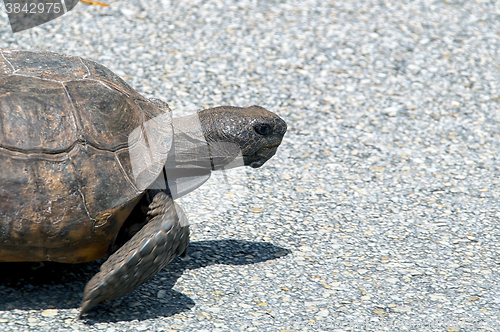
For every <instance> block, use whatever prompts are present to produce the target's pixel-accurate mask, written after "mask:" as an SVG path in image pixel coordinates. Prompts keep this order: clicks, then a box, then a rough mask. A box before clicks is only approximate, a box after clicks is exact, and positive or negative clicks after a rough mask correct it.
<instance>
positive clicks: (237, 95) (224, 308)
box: [0, 0, 500, 332]
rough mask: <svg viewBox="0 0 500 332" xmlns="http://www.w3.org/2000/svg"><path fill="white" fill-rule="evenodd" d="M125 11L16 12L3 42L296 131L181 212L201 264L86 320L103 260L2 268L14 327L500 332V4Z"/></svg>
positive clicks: (177, 105)
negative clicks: (254, 110)
mask: <svg viewBox="0 0 500 332" xmlns="http://www.w3.org/2000/svg"><path fill="white" fill-rule="evenodd" d="M108 2H109V3H110V4H111V6H110V7H98V6H86V5H83V4H79V5H78V6H77V7H76V8H75V9H74V10H72V11H71V12H70V13H69V14H67V15H65V16H63V17H62V18H60V19H57V20H56V21H52V22H50V23H47V24H45V25H43V26H41V27H37V28H34V29H31V30H27V31H25V32H21V33H18V34H16V35H13V34H12V33H11V32H10V27H9V26H8V21H7V16H6V14H5V13H3V12H2V14H1V16H0V47H3V48H20V49H33V50H50V51H57V52H63V53H70V54H74V55H79V56H83V57H86V58H89V59H92V60H95V61H98V62H100V63H102V64H104V65H106V66H108V67H109V68H110V69H112V70H114V71H115V72H116V73H118V74H119V75H121V76H122V77H123V78H124V79H125V80H127V82H128V83H130V84H131V85H132V86H133V87H135V88H136V89H137V90H138V91H139V92H141V93H143V94H145V95H146V96H155V97H159V98H162V99H163V100H165V101H167V102H168V103H169V104H170V105H171V106H172V108H173V109H174V115H175V116H181V115H185V114H188V113H191V112H193V111H195V110H198V109H201V108H205V107H211V106H216V105H221V104H232V105H240V106H248V105H253V104H258V105H262V106H264V107H267V108H268V109H270V110H272V111H274V112H277V113H278V114H279V115H280V116H282V117H283V118H284V119H286V121H287V122H288V124H289V131H288V133H287V135H286V136H285V141H284V143H283V145H282V146H281V147H280V149H279V151H278V154H277V156H276V157H275V158H273V159H272V160H271V161H269V162H268V163H267V164H266V165H265V166H264V167H262V169H259V170H254V169H234V170H230V171H227V172H226V173H223V174H218V175H215V174H214V176H213V178H212V179H211V180H210V181H209V183H207V184H205V185H204V186H203V187H201V188H200V189H198V190H197V191H195V192H193V193H191V194H190V195H189V196H186V197H184V198H182V199H181V204H182V206H183V207H184V209H185V211H186V213H187V215H188V217H189V220H190V222H191V224H192V237H191V240H192V246H191V258H190V259H189V260H187V261H181V260H175V261H174V262H173V264H171V265H170V266H168V267H167V268H165V269H164V270H163V271H162V272H160V273H159V274H158V275H157V276H156V277H155V278H154V279H153V280H151V281H150V282H148V283H146V284H145V285H143V286H141V287H140V288H139V289H137V290H136V291H134V292H132V293H131V294H130V295H128V296H126V297H124V298H123V299H119V300H113V301H107V302H106V303H104V304H102V305H100V306H98V307H97V310H96V311H94V312H93V313H92V314H91V315H89V316H88V319H87V320H84V321H78V320H76V316H77V310H78V306H79V302H80V300H81V296H82V292H83V288H84V285H85V282H86V281H87V280H88V279H89V278H90V277H91V276H92V274H94V273H95V272H96V271H97V270H98V268H99V263H91V264H84V265H78V266H63V267H61V266H57V265H55V266H54V265H50V264H48V265H46V266H44V267H41V268H39V269H36V270H33V266H31V265H29V266H26V265H19V264H0V270H1V271H2V272H1V273H0V274H1V275H0V330H1V331H107V332H113V331H148V330H149V331H404V330H408V331H448V332H451V331H500V287H499V280H500V272H499V269H500V246H499V244H500V230H499V229H500V228H499V227H498V221H499V218H500V203H499V196H500V159H499V157H498V152H499V151H500V95H499V92H500V75H499V72H500V67H499V66H500V62H499V61H500V60H499V59H500V54H499V53H500V51H499V48H500V2H497V1H480V0H478V1H466V0H463V1H460V0H456V1H454V0H448V1H383V0H380V1H378V0H377V1H376V0H372V1H344V2H341V1H313V0H310V1H294V0H283V1H261V0H259V1H257V0H255V1H230V0H221V1H211V0H207V1H199V0H194V1H193V0H190V1H188V0H180V1H169V0H158V1H154V0H143V1H138V0H128V1H118V0H109V1H108Z"/></svg>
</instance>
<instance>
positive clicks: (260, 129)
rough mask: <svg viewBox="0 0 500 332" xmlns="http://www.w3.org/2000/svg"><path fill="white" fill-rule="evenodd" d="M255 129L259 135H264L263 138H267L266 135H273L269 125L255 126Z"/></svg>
mask: <svg viewBox="0 0 500 332" xmlns="http://www.w3.org/2000/svg"><path fill="white" fill-rule="evenodd" d="M253 129H255V131H256V132H257V134H259V135H262V136H266V135H269V134H270V133H271V126H270V125H268V124H258V125H255V126H254V127H253Z"/></svg>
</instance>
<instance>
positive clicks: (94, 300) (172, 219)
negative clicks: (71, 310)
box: [80, 192, 189, 317]
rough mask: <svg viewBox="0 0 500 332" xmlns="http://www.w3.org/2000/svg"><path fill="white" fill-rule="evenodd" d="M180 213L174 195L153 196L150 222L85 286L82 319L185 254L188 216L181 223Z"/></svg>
mask: <svg viewBox="0 0 500 332" xmlns="http://www.w3.org/2000/svg"><path fill="white" fill-rule="evenodd" d="M177 212H180V213H179V214H181V213H182V212H181V211H177ZM177 212H176V208H175V204H174V202H173V200H172V197H171V196H168V195H166V194H165V193H163V192H159V193H157V194H156V195H155V196H154V198H153V201H152V203H151V204H150V205H149V210H148V218H151V219H150V220H149V221H148V223H147V224H146V225H144V227H142V229H141V230H140V231H138V232H137V233H136V234H135V235H134V236H133V237H132V238H131V239H130V240H129V241H127V242H126V243H125V244H124V245H123V246H122V247H121V248H120V249H118V250H117V251H116V252H115V253H114V254H112V255H111V256H110V257H109V258H108V260H107V261H106V262H104V264H102V266H101V269H100V271H99V273H97V274H96V275H95V276H94V277H93V278H92V279H91V280H90V281H89V282H88V283H87V285H86V286H85V291H84V296H83V301H82V305H81V310H80V317H81V316H82V315H83V314H84V313H86V312H88V311H89V310H91V309H92V308H93V307H94V306H96V305H97V304H98V303H100V302H102V301H104V300H106V299H113V298H118V297H121V296H123V295H125V294H127V293H128V292H130V291H131V290H133V289H135V288H136V287H138V286H139V285H141V284H142V283H144V282H145V281H146V280H148V279H149V278H151V277H152V276H153V275H155V274H156V273H157V272H158V271H160V270H161V269H162V268H164V267H165V265H167V264H168V263H170V261H171V260H172V259H174V258H175V257H176V256H179V255H181V254H184V253H185V252H186V248H187V246H188V241H189V227H188V225H187V223H185V222H182V219H184V218H185V217H183V216H182V215H181V220H179V214H178V213H177Z"/></svg>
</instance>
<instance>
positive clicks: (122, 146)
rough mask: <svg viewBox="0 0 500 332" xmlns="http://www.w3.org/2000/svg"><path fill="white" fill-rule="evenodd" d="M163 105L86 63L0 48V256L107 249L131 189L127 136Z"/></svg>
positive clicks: (77, 258) (84, 255)
mask: <svg viewBox="0 0 500 332" xmlns="http://www.w3.org/2000/svg"><path fill="white" fill-rule="evenodd" d="M168 111H169V109H168V106H167V105H166V104H165V103H163V104H162V103H160V102H158V101H154V102H152V101H150V100H148V99H146V98H144V97H143V96H141V95H140V94H139V93H138V92H136V91H135V90H134V89H132V88H131V87H130V86H129V85H128V84H127V83H125V82H124V81H123V80H122V79H121V78H120V77H118V76H117V75H115V74H114V73H112V72H111V71H110V70H109V69H107V68H106V67H104V66H102V65H99V64H97V63H95V62H92V61H89V60H86V59H82V58H80V57H76V56H67V55H61V54H56V53H50V52H28V51H14V50H0V262H1V261H4V262H5V261H46V260H51V261H60V262H84V261H91V260H95V259H98V258H101V257H104V256H106V255H108V254H109V250H110V247H111V245H112V244H113V241H114V239H115V237H116V235H117V233H118V230H119V229H120V227H121V225H122V224H123V222H124V220H125V219H126V218H127V216H128V214H129V213H130V211H131V210H132V208H133V207H134V205H135V204H136V203H137V201H138V200H139V199H140V196H141V193H140V192H138V190H137V188H136V187H135V186H134V181H133V180H132V179H133V177H132V170H131V166H130V160H129V159H128V143H129V142H128V137H129V134H130V133H131V132H132V130H134V129H135V128H136V127H138V126H141V125H142V124H143V123H144V122H145V121H147V120H148V119H151V118H153V117H154V116H156V115H159V114H161V113H164V112H168Z"/></svg>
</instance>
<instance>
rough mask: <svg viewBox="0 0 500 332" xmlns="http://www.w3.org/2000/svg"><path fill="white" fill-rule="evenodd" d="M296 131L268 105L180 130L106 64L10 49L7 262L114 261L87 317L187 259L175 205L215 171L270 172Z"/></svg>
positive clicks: (3, 111) (3, 80) (86, 304)
mask: <svg viewBox="0 0 500 332" xmlns="http://www.w3.org/2000/svg"><path fill="white" fill-rule="evenodd" d="M286 128H287V126H286V123H285V122H284V121H283V120H282V119H281V118H280V117H279V116H277V115H276V114H274V113H272V112H269V111H267V110H265V109H264V108H262V107H259V106H251V107H247V108H241V107H232V106H220V107H215V108H211V109H206V110H202V111H199V112H197V113H196V114H193V115H189V116H185V117H182V118H175V119H172V117H171V110H170V109H169V107H168V105H167V104H166V103H165V102H162V101H161V100H158V99H148V98H145V97H143V96H142V95H140V94H139V93H138V92H137V91H135V90H134V89H132V88H131V87H130V86H129V85H128V84H127V83H125V82H124V81H123V80H122V79H121V78H120V77H118V76H117V75H115V74H114V73H113V72H111V71H110V70H109V69H107V68H106V67H104V66H102V65H100V64H98V63H95V62H93V61H89V60H86V59H83V58H80V57H76V56H68V55H61V54H57V53H51V52H29V51H18V50H0V262H38V261H54V262H62V263H82V262H89V261H94V260H97V259H101V258H105V257H108V256H109V258H108V259H107V260H106V261H105V262H104V263H103V264H102V266H101V268H100V271H99V272H98V273H97V274H96V275H95V276H94V277H93V278H92V279H91V280H90V281H89V282H88V283H87V285H86V287H85V290H84V297H83V301H82V304H81V310H80V317H81V315H82V314H84V313H86V312H88V311H89V310H90V309H92V308H93V307H94V306H96V305H97V304H98V303H100V302H101V301H103V300H105V299H110V298H117V297H121V296H123V295H125V294H127V293H128V292H130V291H131V290H133V289H134V288H136V287H137V286H139V285H140V284H142V283H144V282H145V281H146V280H148V279H149V278H151V277H152V276H153V275H154V274H156V273H157V272H158V271H160V270H161V269H162V268H163V267H164V266H165V265H166V264H168V263H169V262H170V261H171V260H172V259H173V258H175V257H176V256H179V255H183V254H185V252H186V249H187V246H188V241H189V240H188V237H189V227H188V224H187V221H186V220H185V217H184V215H183V213H182V211H181V210H180V209H179V207H178V206H177V205H176V204H175V203H174V201H173V200H174V199H175V198H177V197H180V196H182V195H184V194H186V193H188V192H190V191H192V190H194V189H196V188H197V187H198V186H200V185H201V184H202V183H203V182H205V181H206V180H207V179H208V177H209V176H210V172H211V171H212V170H218V169H224V168H228V167H235V166H242V165H248V166H251V167H253V168H257V167H260V166H262V165H263V164H264V163H265V162H266V161H267V160H269V158H271V157H272V156H273V155H274V154H275V153H276V150H277V148H278V146H279V145H280V143H281V141H282V139H283V135H284V134H285V132H286Z"/></svg>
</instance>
